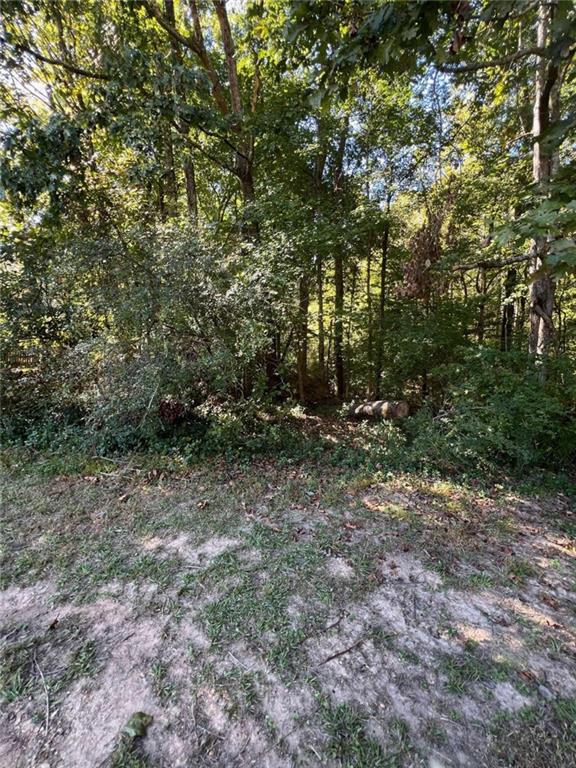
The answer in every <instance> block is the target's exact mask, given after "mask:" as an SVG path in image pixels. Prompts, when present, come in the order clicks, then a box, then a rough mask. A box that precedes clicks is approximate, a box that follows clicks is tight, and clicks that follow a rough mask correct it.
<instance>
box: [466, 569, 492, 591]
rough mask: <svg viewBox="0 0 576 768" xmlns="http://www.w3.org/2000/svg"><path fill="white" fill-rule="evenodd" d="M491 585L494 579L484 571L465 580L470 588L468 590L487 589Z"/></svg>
mask: <svg viewBox="0 0 576 768" xmlns="http://www.w3.org/2000/svg"><path fill="white" fill-rule="evenodd" d="M493 584H494V579H493V578H492V576H491V575H490V574H489V573H487V572H486V571H479V572H478V573H473V574H471V575H470V576H469V577H468V578H467V580H466V585H467V586H468V587H470V589H489V588H490V587H491V586H493Z"/></svg>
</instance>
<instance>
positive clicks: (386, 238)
mask: <svg viewBox="0 0 576 768" xmlns="http://www.w3.org/2000/svg"><path fill="white" fill-rule="evenodd" d="M390 202H391V198H390V195H388V197H387V199H386V221H385V222H384V232H383V233H382V259H381V261H380V296H379V299H378V346H377V348H376V366H375V370H374V399H376V400H377V399H379V398H380V397H381V391H380V390H381V388H382V364H383V359H384V316H385V309H386V284H387V277H388V248H389V245H390Z"/></svg>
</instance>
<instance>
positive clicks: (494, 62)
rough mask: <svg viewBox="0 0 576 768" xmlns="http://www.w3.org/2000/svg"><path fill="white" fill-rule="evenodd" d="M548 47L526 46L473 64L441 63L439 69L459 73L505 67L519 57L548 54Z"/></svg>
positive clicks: (453, 73) (452, 73) (449, 72)
mask: <svg viewBox="0 0 576 768" xmlns="http://www.w3.org/2000/svg"><path fill="white" fill-rule="evenodd" d="M547 52H548V51H547V49H546V48H541V47H538V46H534V47H532V48H524V49H522V50H520V51H515V52H514V53H510V54H509V55H508V56H500V57H499V58H497V59H491V60H490V61H478V62H474V63H472V64H456V65H451V64H440V65H438V70H439V71H440V72H446V73H447V74H451V75H457V74H460V73H461V72H476V71H477V70H479V69H490V68H491V67H503V66H505V65H506V64H512V63H514V62H515V61H518V60H519V59H526V58H527V57H528V56H546V54H547Z"/></svg>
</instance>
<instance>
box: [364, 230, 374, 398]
mask: <svg viewBox="0 0 576 768" xmlns="http://www.w3.org/2000/svg"><path fill="white" fill-rule="evenodd" d="M366 313H367V323H368V341H367V346H368V370H369V371H370V372H371V371H372V367H373V365H374V341H373V328H372V244H371V243H370V246H369V248H368V254H367V257H366ZM369 377H370V378H371V374H369ZM375 388H376V387H375V383H374V382H369V387H368V389H369V390H370V391H371V390H373V389H375Z"/></svg>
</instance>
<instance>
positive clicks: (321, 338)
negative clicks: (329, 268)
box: [316, 254, 326, 381]
mask: <svg viewBox="0 0 576 768" xmlns="http://www.w3.org/2000/svg"><path fill="white" fill-rule="evenodd" d="M316 288H317V291H318V366H319V368H320V375H321V376H322V380H323V381H325V380H326V336H325V331H324V279H323V275H322V256H321V255H320V254H318V255H317V256H316Z"/></svg>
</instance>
